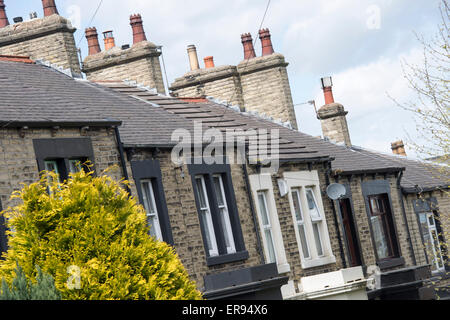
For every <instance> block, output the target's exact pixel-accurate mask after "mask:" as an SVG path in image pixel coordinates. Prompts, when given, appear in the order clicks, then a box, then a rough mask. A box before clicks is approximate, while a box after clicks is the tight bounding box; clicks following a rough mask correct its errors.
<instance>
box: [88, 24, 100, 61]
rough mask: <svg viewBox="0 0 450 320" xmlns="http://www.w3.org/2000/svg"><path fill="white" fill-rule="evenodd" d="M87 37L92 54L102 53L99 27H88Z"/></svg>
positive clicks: (90, 53)
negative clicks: (98, 32) (99, 41)
mask: <svg viewBox="0 0 450 320" xmlns="http://www.w3.org/2000/svg"><path fill="white" fill-rule="evenodd" d="M86 39H87V42H88V47H89V55H90V56H91V55H94V54H97V53H100V52H101V51H102V50H101V49H100V45H99V43H98V34H97V29H96V28H95V27H94V28H87V29H86Z"/></svg>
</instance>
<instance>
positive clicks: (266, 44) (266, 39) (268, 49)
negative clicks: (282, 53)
mask: <svg viewBox="0 0 450 320" xmlns="http://www.w3.org/2000/svg"><path fill="white" fill-rule="evenodd" d="M259 39H261V45H262V56H263V57H265V56H269V55H271V54H273V53H274V52H275V51H274V50H273V45H272V40H271V38H270V31H269V29H261V30H259Z"/></svg>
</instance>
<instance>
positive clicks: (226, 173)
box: [188, 161, 249, 267]
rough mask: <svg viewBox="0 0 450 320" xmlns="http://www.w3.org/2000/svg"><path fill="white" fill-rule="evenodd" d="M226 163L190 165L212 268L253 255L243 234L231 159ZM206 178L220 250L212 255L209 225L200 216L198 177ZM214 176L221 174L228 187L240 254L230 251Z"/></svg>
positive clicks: (230, 212)
mask: <svg viewBox="0 0 450 320" xmlns="http://www.w3.org/2000/svg"><path fill="white" fill-rule="evenodd" d="M224 163H225V164H211V165H209V164H204V163H203V164H191V165H188V170H189V174H190V175H191V180H192V187H193V191H194V197H195V202H196V205H197V212H198V217H199V222H200V229H201V233H202V237H203V246H204V248H205V253H206V261H207V265H208V266H209V267H211V266H216V265H220V264H225V263H231V262H237V261H244V260H247V259H248V258H249V253H248V251H247V250H246V248H245V243H244V236H243V233H242V227H241V222H240V218H239V212H238V208H237V204H236V196H235V193H234V186H233V180H232V177H231V167H230V165H229V164H227V163H228V162H226V161H224ZM200 175H202V176H204V177H205V184H206V191H207V194H208V200H209V207H210V210H211V217H212V220H213V227H214V233H215V236H216V241H217V247H218V251H219V255H218V256H214V257H211V256H209V252H208V249H207V248H208V246H207V243H206V240H205V239H206V235H205V226H204V225H203V221H202V219H201V218H200V216H201V211H200V201H199V199H198V193H197V185H196V181H195V179H196V177H197V176H200ZM214 175H221V176H222V180H223V185H224V190H225V196H226V200H227V205H228V210H229V212H228V214H229V217H230V224H231V229H232V231H233V236H234V243H235V247H236V253H232V254H229V253H228V252H227V248H226V244H225V239H224V236H223V234H222V230H223V228H222V221H221V219H220V211H219V208H218V205H217V197H216V194H215V192H214V185H213V177H214Z"/></svg>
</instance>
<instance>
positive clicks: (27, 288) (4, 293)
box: [0, 265, 61, 301]
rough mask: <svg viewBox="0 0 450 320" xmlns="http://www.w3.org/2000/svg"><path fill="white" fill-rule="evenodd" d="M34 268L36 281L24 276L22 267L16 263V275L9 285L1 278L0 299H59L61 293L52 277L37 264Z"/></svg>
mask: <svg viewBox="0 0 450 320" xmlns="http://www.w3.org/2000/svg"><path fill="white" fill-rule="evenodd" d="M36 270H37V277H36V283H33V282H32V281H29V280H28V279H27V278H26V276H25V273H24V272H23V269H22V268H21V267H20V266H19V265H17V267H16V269H15V274H16V277H15V278H14V279H13V281H12V284H11V286H9V285H8V283H7V282H6V280H5V279H2V283H1V287H0V300H46V301H49V300H61V293H60V292H59V291H58V290H57V289H56V287H55V280H54V279H53V277H52V276H51V275H49V274H46V273H43V272H42V270H41V268H39V266H37V267H36Z"/></svg>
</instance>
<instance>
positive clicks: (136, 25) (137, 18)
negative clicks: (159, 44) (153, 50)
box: [130, 14, 147, 44]
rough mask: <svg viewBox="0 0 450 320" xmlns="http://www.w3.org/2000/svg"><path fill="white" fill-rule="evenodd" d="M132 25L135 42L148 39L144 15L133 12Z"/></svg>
mask: <svg viewBox="0 0 450 320" xmlns="http://www.w3.org/2000/svg"><path fill="white" fill-rule="evenodd" d="M130 25H131V28H132V29H133V44H136V43H139V42H142V41H147V37H146V35H145V31H144V26H143V23H142V17H141V15H140V14H133V15H131V16H130Z"/></svg>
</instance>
